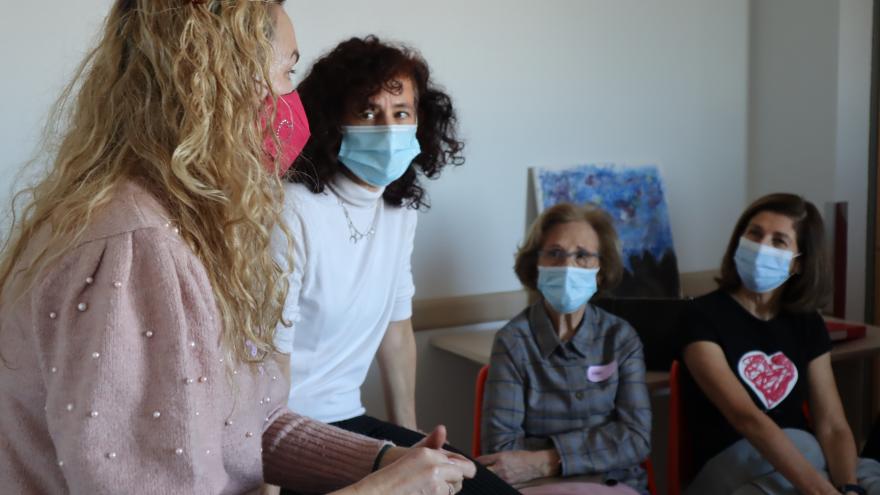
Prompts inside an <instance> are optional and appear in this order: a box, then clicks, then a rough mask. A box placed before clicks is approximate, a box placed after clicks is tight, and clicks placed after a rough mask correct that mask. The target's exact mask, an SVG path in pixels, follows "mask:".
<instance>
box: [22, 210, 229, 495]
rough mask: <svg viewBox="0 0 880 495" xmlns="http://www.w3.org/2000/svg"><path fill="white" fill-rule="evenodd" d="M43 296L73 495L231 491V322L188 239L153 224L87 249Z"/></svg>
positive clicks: (56, 417)
mask: <svg viewBox="0 0 880 495" xmlns="http://www.w3.org/2000/svg"><path fill="white" fill-rule="evenodd" d="M32 294H33V297H34V299H33V300H32V307H33V308H34V310H33V311H34V314H33V315H32V321H34V322H35V325H36V327H37V328H36V329H35V334H36V335H37V342H38V359H39V360H40V361H41V363H40V366H41V368H42V372H43V375H44V378H45V383H46V392H47V402H46V419H47V423H48V427H49V433H50V436H51V438H52V441H53V443H54V446H55V455H56V456H57V462H58V464H59V466H61V469H62V472H63V473H64V476H65V479H66V482H67V485H68V488H69V491H70V492H71V493H74V494H77V493H83V494H93V493H125V492H141V493H145V490H146V491H148V492H150V493H195V494H202V493H218V492H220V491H221V490H222V487H223V486H224V484H225V483H226V482H227V481H228V479H229V475H228V474H227V473H226V472H225V468H224V465H223V459H222V455H219V454H220V451H221V449H222V445H221V443H222V440H221V438H222V432H221V428H222V426H221V425H222V418H221V417H220V415H221V414H222V413H221V411H223V410H225V409H224V406H225V405H226V404H224V402H226V401H228V397H227V396H226V395H227V394H222V393H217V390H218V386H217V385H215V384H220V383H221V381H222V380H224V379H225V373H224V371H223V370H224V368H223V366H224V365H222V364H221V363H222V362H223V359H222V353H221V352H220V347H219V342H217V335H219V330H218V328H219V322H217V321H215V318H214V317H215V314H216V306H215V304H214V299H213V293H212V291H211V288H210V284H209V283H208V281H207V277H206V275H205V274H204V271H203V268H202V266H201V265H200V264H198V263H194V262H193V257H192V255H191V254H190V251H189V250H188V248H186V246H185V245H184V244H183V243H182V242H181V241H180V240H179V239H178V238H177V237H176V235H175V234H173V233H171V231H170V230H168V229H162V228H151V229H144V230H136V231H133V232H127V233H123V234H118V235H115V236H112V237H109V238H106V239H100V240H96V241H91V242H89V243H86V244H84V245H82V246H79V247H76V248H74V249H72V250H71V251H70V252H69V253H68V254H67V255H66V256H65V258H63V259H62V260H61V261H60V262H59V263H58V264H57V265H56V266H55V267H54V268H53V269H52V270H51V271H50V272H49V273H47V275H46V277H44V278H43V279H42V282H41V283H40V284H39V285H38V287H37V290H35V291H34V292H33V293H32ZM212 451H213V455H212Z"/></svg>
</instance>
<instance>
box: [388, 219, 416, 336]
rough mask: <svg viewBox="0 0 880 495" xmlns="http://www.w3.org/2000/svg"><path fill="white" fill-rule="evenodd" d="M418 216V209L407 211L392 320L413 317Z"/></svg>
mask: <svg viewBox="0 0 880 495" xmlns="http://www.w3.org/2000/svg"><path fill="white" fill-rule="evenodd" d="M418 218H419V217H418V212H417V211H415V210H407V211H406V221H405V225H406V231H405V232H404V236H403V240H404V242H405V243H406V244H405V245H404V248H403V249H402V250H401V253H402V256H401V259H400V265H399V266H400V274H399V275H398V279H397V289H396V291H395V294H394V309H393V310H392V311H391V321H403V320H408V319H409V318H411V317H412V300H413V296H414V295H415V293H416V286H415V284H414V283H413V275H412V253H413V245H414V244H415V238H416V226H417V224H418Z"/></svg>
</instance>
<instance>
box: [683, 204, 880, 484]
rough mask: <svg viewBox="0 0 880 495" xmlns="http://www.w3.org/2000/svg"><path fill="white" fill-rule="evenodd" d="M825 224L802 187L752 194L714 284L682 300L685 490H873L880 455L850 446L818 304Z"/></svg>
mask: <svg viewBox="0 0 880 495" xmlns="http://www.w3.org/2000/svg"><path fill="white" fill-rule="evenodd" d="M824 235H825V234H824V228H823V226H822V219H821V217H820V216H819V212H818V211H817V210H816V207H815V206H814V205H813V204H812V203H810V202H808V201H806V200H804V199H803V198H801V197H799V196H795V195H791V194H772V195H769V196H765V197H763V198H760V199H758V200H757V201H755V202H754V203H752V205H751V206H749V207H748V208H747V209H746V211H745V212H744V213H743V214H742V216H741V217H740V219H739V221H738V222H737V224H736V227H735V229H734V231H733V235H732V236H731V239H730V242H729V244H728V247H727V252H726V253H725V255H724V259H723V261H722V266H721V277H720V278H719V285H720V288H719V289H718V290H717V291H715V292H713V293H711V294H708V295H706V296H703V297H701V298H698V299H696V300H695V301H694V302H693V304H692V306H691V308H690V310H689V311H688V313H687V315H686V317H685V321H684V325H683V327H684V335H685V337H684V338H685V340H684V346H683V360H684V364H685V367H684V372H683V377H682V378H683V390H684V399H685V401H686V402H685V403H686V414H687V418H686V420H687V423H688V425H689V428H690V429H691V430H692V433H693V438H694V460H695V461H696V462H697V464H698V466H697V467H698V468H699V472H698V474H697V476H696V478H695V479H694V481H693V483H692V484H691V485H690V487H689V488H688V493H689V494H701V495H702V494H706V493H711V494H719V495H722V494H728V493H736V494H737V495H740V494H747V493H748V494H751V493H762V494H767V493H769V494H783V493H784V494H788V493H810V494H812V493H816V494H836V493H848V494H864V493H870V494H880V464H878V463H877V462H875V461H871V460H862V459H859V458H858V456H857V454H856V446H855V441H854V440H853V435H852V431H851V430H850V427H849V425H848V424H847V422H846V417H845V416H844V411H843V406H842V405H841V402H840V396H839V394H838V392H837V385H836V383H835V381H834V375H833V373H832V370H831V359H830V355H829V351H830V349H831V342H830V340H829V337H828V332H827V330H826V329H825V324H824V321H823V320H822V317H821V316H820V315H819V313H818V312H817V309H818V308H820V307H822V306H823V304H824V302H825V300H826V299H827V296H828V293H829V286H830V284H829V280H828V269H827V259H826V255H825V247H824ZM805 403H806V404H808V405H809V409H810V415H811V420H812V421H810V420H808V418H807V417H806V415H805V411H804V408H803V406H804V404H805Z"/></svg>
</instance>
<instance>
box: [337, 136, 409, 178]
mask: <svg viewBox="0 0 880 495" xmlns="http://www.w3.org/2000/svg"><path fill="white" fill-rule="evenodd" d="M417 130H418V126H416V125H383V126H377V125H355V126H345V127H343V128H342V146H340V148H339V161H341V162H342V163H343V164H344V165H345V166H346V167H348V169H349V170H351V172H352V173H353V174H354V175H356V176H358V177H360V178H361V179H362V180H364V181H366V182H367V183H369V184H372V185H374V186H377V187H385V186H387V185H388V184H391V183H392V182H394V181H396V180H397V179H399V178H400V177H401V176H402V175H403V173H404V172H406V169H407V168H409V166H410V164H411V163H412V161H413V159H414V158H415V157H416V156H418V155H419V153H421V152H422V149H421V147H420V146H419V140H418V139H417V138H416V131H417Z"/></svg>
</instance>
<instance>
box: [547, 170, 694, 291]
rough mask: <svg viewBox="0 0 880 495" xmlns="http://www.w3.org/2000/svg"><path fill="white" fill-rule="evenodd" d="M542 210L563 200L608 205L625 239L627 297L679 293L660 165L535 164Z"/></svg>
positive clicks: (622, 286) (625, 286)
mask: <svg viewBox="0 0 880 495" xmlns="http://www.w3.org/2000/svg"><path fill="white" fill-rule="evenodd" d="M532 173H533V180H534V183H535V194H536V199H537V204H538V209H539V211H543V210H544V209H545V208H549V207H551V206H553V205H555V204H558V203H562V202H571V203H575V204H581V205H583V204H594V205H596V206H598V207H600V208H602V209H603V210H605V211H607V212H608V213H609V214H610V215H611V217H612V218H613V219H614V226H615V227H616V229H617V233H618V235H619V236H620V240H621V243H622V244H623V262H624V267H625V268H626V273H625V274H624V280H623V282H622V283H621V285H620V287H619V288H618V289H617V290H616V291H614V295H616V296H625V297H636V296H638V297H678V295H679V281H678V263H677V260H676V257H675V246H674V244H673V242H672V228H671V227H670V223H669V208H668V206H667V204H666V196H665V191H664V188H663V180H662V178H661V176H660V170H659V168H658V167H657V166H656V165H642V166H622V165H616V164H608V163H601V164H588V165H580V166H576V167H572V168H566V169H546V168H535V169H532Z"/></svg>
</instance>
